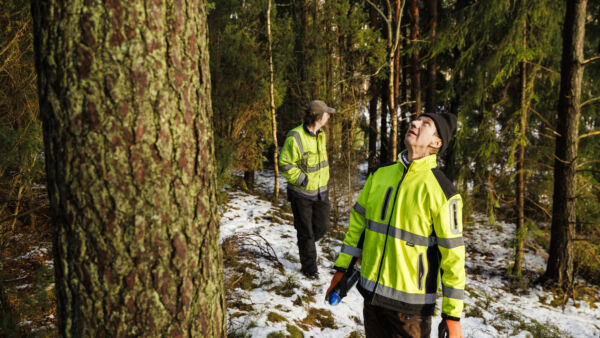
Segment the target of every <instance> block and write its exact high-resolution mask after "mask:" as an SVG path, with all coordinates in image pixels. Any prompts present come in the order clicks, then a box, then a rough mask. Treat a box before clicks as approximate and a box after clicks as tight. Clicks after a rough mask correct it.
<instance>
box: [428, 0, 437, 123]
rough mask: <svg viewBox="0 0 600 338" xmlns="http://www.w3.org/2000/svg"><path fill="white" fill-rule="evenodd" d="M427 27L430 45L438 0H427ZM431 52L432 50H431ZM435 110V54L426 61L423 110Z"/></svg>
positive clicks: (433, 36) (431, 111) (434, 32)
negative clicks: (425, 86)
mask: <svg viewBox="0 0 600 338" xmlns="http://www.w3.org/2000/svg"><path fill="white" fill-rule="evenodd" d="M427 7H428V9H429V16H430V18H429V29H430V34H431V35H430V37H431V45H432V46H433V44H434V43H435V39H436V36H437V24H438V0H428V1H427ZM432 53H433V52H432ZM436 111H437V56H436V55H433V56H432V57H431V58H430V59H429V61H428V62H427V91H426V92H425V112H426V113H435V112H436Z"/></svg>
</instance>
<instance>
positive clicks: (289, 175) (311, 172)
mask: <svg viewBox="0 0 600 338" xmlns="http://www.w3.org/2000/svg"><path fill="white" fill-rule="evenodd" d="M334 112H335V109H333V108H331V107H328V106H327V104H325V102H323V101H320V100H315V101H312V102H311V103H310V104H309V105H308V107H307V108H306V111H305V115H304V123H303V124H301V125H299V126H298V127H296V128H294V129H292V130H291V131H290V132H289V133H288V135H287V137H286V139H285V142H284V144H283V147H282V149H281V154H280V155H279V166H280V171H281V173H282V175H283V176H284V177H285V178H286V179H287V181H288V184H287V195H288V200H289V201H290V204H291V205H292V212H293V214H294V227H295V228H296V233H297V238H298V250H299V252H300V263H301V264H302V269H301V271H302V273H303V274H304V275H305V276H306V277H308V278H310V279H316V278H317V277H318V276H319V271H318V268H317V249H316V246H315V242H317V241H318V240H319V239H321V238H322V237H323V235H325V233H326V232H327V229H328V228H329V198H328V196H327V182H328V181H329V163H328V162H327V147H326V144H327V143H326V139H325V133H324V132H323V131H322V130H321V128H322V127H323V126H325V125H326V124H327V121H329V115H330V114H332V113H334Z"/></svg>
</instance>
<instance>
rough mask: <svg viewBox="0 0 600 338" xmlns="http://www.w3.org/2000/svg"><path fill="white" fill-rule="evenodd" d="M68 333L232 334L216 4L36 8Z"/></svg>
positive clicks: (61, 310)
mask: <svg viewBox="0 0 600 338" xmlns="http://www.w3.org/2000/svg"><path fill="white" fill-rule="evenodd" d="M32 14H33V17H34V33H35V51H36V68H37V70H38V74H39V77H38V79H39V80H38V84H39V92H40V109H41V117H42V120H43V124H44V143H45V153H46V165H47V174H48V189H49V194H50V199H51V209H52V216H53V229H54V231H53V232H54V254H55V261H56V265H55V266H56V287H57V298H58V304H57V305H58V306H57V313H58V320H59V330H60V332H61V334H63V335H66V336H124V335H127V336H129V335H135V336H155V335H172V336H190V335H191V336H223V335H225V309H224V300H223V296H222V293H223V290H222V279H223V276H222V275H223V273H222V259H221V251H220V246H219V233H218V224H217V216H216V197H215V194H216V192H215V172H214V170H215V169H214V160H213V158H214V149H213V144H212V142H213V141H212V129H211V123H210V121H211V114H212V111H211V103H210V87H209V86H210V78H209V76H210V75H209V66H208V50H207V48H208V43H207V38H206V35H207V34H206V33H207V27H206V6H205V3H204V2H203V1H168V2H161V1H139V0H136V1H118V0H107V1H98V0H74V1H69V2H59V1H56V0H51V1H33V2H32Z"/></svg>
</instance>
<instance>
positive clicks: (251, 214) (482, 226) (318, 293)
mask: <svg viewBox="0 0 600 338" xmlns="http://www.w3.org/2000/svg"><path fill="white" fill-rule="evenodd" d="M364 169H365V170H364V171H365V172H366V168H364ZM363 181H364V177H363ZM272 182H273V176H272V171H268V170H265V171H261V172H258V173H257V177H256V183H257V190H258V191H259V192H260V193H261V194H263V195H264V194H267V195H271V194H272V187H273V183H272ZM280 185H281V193H280V194H281V195H282V197H280V199H279V203H280V204H283V207H280V206H275V205H273V203H271V202H270V201H268V200H267V199H265V198H262V197H260V196H257V195H252V194H249V193H245V192H242V191H237V190H232V191H229V192H228V202H227V203H226V204H225V205H224V206H223V207H222V209H221V212H222V216H221V240H222V242H225V241H226V240H227V239H228V238H230V237H231V236H240V237H239V238H237V242H238V244H239V248H238V250H244V249H243V248H245V250H246V251H245V252H250V253H254V258H252V257H251V258H250V259H249V258H248V256H244V257H245V258H244V257H242V256H243V255H241V254H240V261H242V263H243V264H241V265H240V264H238V265H237V266H236V267H234V266H233V265H232V266H228V265H227V261H226V266H225V278H226V284H229V283H228V282H227V281H232V280H233V282H234V283H233V285H234V287H233V290H232V291H231V292H230V293H228V296H227V302H228V309H227V315H228V332H229V336H235V337H283V336H292V337H302V335H304V336H305V337H349V336H350V337H362V336H364V328H363V323H362V309H363V301H362V297H361V296H360V294H359V293H358V291H357V290H356V288H354V289H352V290H351V291H350V293H349V294H348V296H347V297H346V298H344V299H343V301H342V303H340V304H339V305H337V306H330V305H329V304H327V303H325V301H324V295H325V291H326V289H327V288H328V286H329V282H330V280H331V276H332V269H331V267H332V265H333V260H335V258H336V257H337V252H338V251H339V248H340V245H341V240H340V239H336V238H333V237H334V236H332V232H330V233H328V235H327V236H326V238H324V239H323V240H322V241H321V242H319V244H318V246H317V252H318V255H319V269H320V277H319V278H318V279H317V280H308V279H306V278H305V277H303V275H302V274H301V273H300V263H299V261H298V248H297V245H296V231H295V229H294V227H293V218H292V215H291V213H290V212H289V207H287V208H286V207H285V205H286V204H287V202H286V201H285V180H283V179H282V180H281V181H280ZM473 219H474V223H473V224H469V225H468V226H467V227H466V230H465V237H466V238H465V243H466V245H467V261H466V265H467V288H466V292H465V295H466V299H465V310H464V312H463V317H462V319H461V325H462V329H463V334H464V336H465V337H477V338H479V337H532V336H533V337H569V336H570V337H600V288H598V287H597V286H588V290H592V291H591V293H592V295H590V296H588V297H587V298H585V297H584V299H583V300H582V299H578V300H577V301H576V302H575V303H573V300H572V299H571V300H569V301H568V302H567V304H566V306H564V310H563V308H562V307H558V308H557V307H554V306H552V305H551V302H552V301H553V300H554V297H555V296H554V295H553V294H552V293H550V292H547V291H544V290H542V288H541V287H539V286H533V287H532V286H530V284H531V283H529V284H528V283H527V282H525V283H524V284H523V282H519V281H515V280H512V281H511V280H510V279H508V278H506V277H505V271H506V268H507V267H508V266H509V265H510V263H511V259H512V247H511V244H510V241H511V238H512V236H513V232H514V228H515V227H514V225H513V224H507V223H502V222H499V223H498V224H497V225H496V226H494V227H492V226H489V225H487V219H486V217H484V216H483V215H473ZM336 237H339V236H336ZM267 243H268V244H267ZM259 246H262V247H263V248H268V247H269V246H270V247H271V248H272V250H273V252H274V254H275V255H276V257H277V260H278V261H279V262H281V264H282V265H283V269H279V268H278V267H277V264H276V263H275V262H274V260H273V259H269V258H268V254H267V255H265V254H264V253H265V251H263V252H262V253H263V254H261V253H260V252H259V251H257V250H258V247H259ZM238 252H242V251H238ZM546 258H547V254H546V253H545V252H544V250H543V249H541V248H539V247H537V246H535V245H534V244H533V243H529V244H528V245H526V254H525V261H524V265H523V271H524V276H526V277H527V278H530V280H531V279H533V278H534V277H535V276H538V275H539V274H540V273H541V272H543V271H544V269H545V264H546ZM240 271H242V272H240ZM248 276H250V278H249V279H248V282H244V280H245V277H248ZM525 280H527V279H525ZM579 282H581V283H583V281H579ZM244 283H245V284H244ZM588 292H590V291H588ZM440 308H441V295H440V293H438V305H437V309H436V315H435V316H434V318H433V321H432V322H433V325H432V333H431V336H432V337H437V325H438V323H439V321H440V319H441V318H440Z"/></svg>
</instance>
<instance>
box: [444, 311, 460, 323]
mask: <svg viewBox="0 0 600 338" xmlns="http://www.w3.org/2000/svg"><path fill="white" fill-rule="evenodd" d="M442 318H443V319H448V320H453V321H456V322H460V318H457V317H452V316H449V315H447V314H445V313H442Z"/></svg>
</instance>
